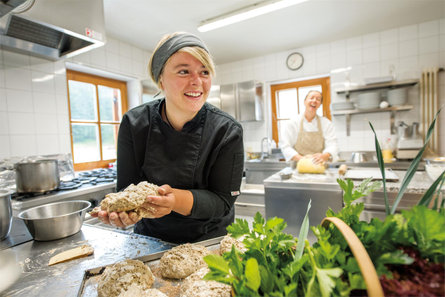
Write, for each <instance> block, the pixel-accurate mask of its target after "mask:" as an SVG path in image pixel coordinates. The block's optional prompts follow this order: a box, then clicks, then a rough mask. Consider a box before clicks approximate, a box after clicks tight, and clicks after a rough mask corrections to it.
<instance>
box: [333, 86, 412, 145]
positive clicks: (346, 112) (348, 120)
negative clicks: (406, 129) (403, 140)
mask: <svg viewBox="0 0 445 297" xmlns="http://www.w3.org/2000/svg"><path fill="white" fill-rule="evenodd" d="M418 83H419V80H416V79H412V80H403V81H391V82H387V83H379V84H371V85H364V86H357V87H353V88H349V89H344V90H337V91H336V92H337V94H345V96H346V100H349V98H350V94H351V93H358V92H365V91H372V90H380V89H395V88H402V87H409V86H414V85H416V84H418ZM412 108H413V106H412V105H401V106H391V107H387V108H374V109H367V110H359V109H349V110H336V111H332V115H334V116H336V115H344V116H345V118H346V135H347V136H349V135H350V134H351V116H352V115H355V114H363V113H374V112H390V113H391V116H390V125H391V127H390V129H391V130H390V131H391V134H395V133H396V127H395V114H396V112H397V111H405V110H410V109H412Z"/></svg>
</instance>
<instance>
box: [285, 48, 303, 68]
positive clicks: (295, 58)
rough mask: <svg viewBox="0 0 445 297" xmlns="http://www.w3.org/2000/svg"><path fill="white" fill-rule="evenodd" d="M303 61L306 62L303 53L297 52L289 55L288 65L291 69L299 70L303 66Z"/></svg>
mask: <svg viewBox="0 0 445 297" xmlns="http://www.w3.org/2000/svg"><path fill="white" fill-rule="evenodd" d="M303 62H304V58H303V55H302V54H300V53H297V52H295V53H292V54H290V55H289V56H288V57H287V60H286V66H287V68H289V69H290V70H297V69H300V68H301V66H303Z"/></svg>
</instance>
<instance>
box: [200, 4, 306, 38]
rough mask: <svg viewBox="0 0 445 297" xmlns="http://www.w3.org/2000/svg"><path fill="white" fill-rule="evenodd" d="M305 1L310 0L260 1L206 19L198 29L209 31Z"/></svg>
mask: <svg viewBox="0 0 445 297" xmlns="http://www.w3.org/2000/svg"><path fill="white" fill-rule="evenodd" d="M305 1H308V0H270V1H264V2H259V3H256V4H253V5H250V6H247V7H244V8H241V9H239V10H235V11H232V12H229V13H227V14H224V15H221V16H218V17H215V18H212V19H208V20H205V21H203V22H201V24H200V25H199V27H198V31H199V32H207V31H210V30H214V29H217V28H221V27H224V26H227V25H230V24H234V23H238V22H241V21H244V20H247V19H250V18H253V17H256V16H259V15H262V14H266V13H269V12H272V11H275V10H279V9H282V8H286V7H289V6H292V5H295V4H299V3H302V2H305Z"/></svg>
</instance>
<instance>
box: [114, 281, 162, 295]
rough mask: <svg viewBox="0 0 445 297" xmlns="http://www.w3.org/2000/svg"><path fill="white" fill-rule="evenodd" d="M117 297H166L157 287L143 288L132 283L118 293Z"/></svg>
mask: <svg viewBox="0 0 445 297" xmlns="http://www.w3.org/2000/svg"><path fill="white" fill-rule="evenodd" d="M118 297H167V295H165V294H164V293H162V292H161V291H159V290H158V289H148V290H143V289H141V287H139V286H138V285H135V284H132V285H131V286H130V287H128V289H127V290H126V291H123V292H122V293H120V294H119V296H118Z"/></svg>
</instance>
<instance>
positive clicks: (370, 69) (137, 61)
mask: <svg viewBox="0 0 445 297" xmlns="http://www.w3.org/2000/svg"><path fill="white" fill-rule="evenodd" d="M293 51H299V52H301V53H302V54H303V55H304V58H305V62H304V65H303V67H302V68H301V69H299V70H298V71H290V70H288V69H287V68H286V66H285V60H286V57H287V55H288V54H289V53H290V52H293ZM148 59H149V53H148V52H146V51H144V50H142V49H139V48H137V47H134V46H132V45H129V44H127V43H124V42H121V41H119V40H116V39H113V38H108V41H107V44H106V45H105V46H104V47H101V48H98V49H95V50H92V51H90V52H87V53H85V54H82V55H79V56H76V57H73V58H72V59H69V60H68V61H69V62H72V63H75V64H77V65H84V66H87V67H90V68H94V69H98V70H103V71H107V72H110V73H113V74H116V75H121V76H125V77H128V78H134V79H139V80H140V79H147V74H146V66H147V64H148ZM65 62H66V61H65V60H62V61H57V62H49V61H47V60H42V59H38V58H35V57H32V56H27V55H18V54H15V53H12V52H9V51H6V50H2V49H1V48H0V158H5V157H10V156H24V155H34V154H52V153H56V152H70V150H71V146H70V136H69V123H68V101H67V90H66V73H65V69H66V66H65ZM390 65H394V68H395V71H396V74H397V79H413V78H415V79H418V78H420V74H421V71H422V69H423V68H425V67H431V66H440V67H443V68H445V19H440V20H436V21H432V22H427V23H421V24H415V25H410V26H406V27H401V28H394V29H391V30H387V31H382V32H375V33H372V34H367V35H363V36H356V37H354V38H349V39H343V40H336V41H333V42H329V43H325V44H319V45H313V46H308V47H304V48H295V49H292V50H289V51H285V52H278V53H274V54H270V55H266V56H261V57H255V58H252V59H248V60H243V61H237V62H233V63H228V64H223V65H218V66H217V78H216V81H215V84H224V83H232V82H239V81H246V80H251V79H255V80H259V81H263V82H266V84H267V85H270V84H271V83H274V82H277V81H289V80H301V79H305V78H311V77H320V76H326V75H330V76H331V84H332V87H331V89H332V94H331V98H332V100H333V101H334V102H335V101H339V100H344V97H342V95H337V93H336V92H335V90H336V89H340V88H343V87H344V85H345V81H346V76H345V73H337V74H334V73H332V72H331V71H332V70H333V69H338V68H344V67H349V66H350V67H351V70H350V80H351V82H353V83H357V84H363V79H364V78H367V77H375V76H386V75H388V74H389V66H390ZM439 81H440V82H439V83H440V90H439V94H441V96H440V104H444V103H445V72H442V73H441V74H440V75H439ZM129 89H130V90H129V92H131V91H132V90H133V91H134V92H137V91H138V90H139V89H140V86H139V87H138V84H136V83H134V81H131V82H130V84H129ZM131 100H132V97H131V96H130V101H131ZM137 103H138V102H137V100H136V101H135V100H133V102H130V106H134V105H136V104H137ZM409 103H410V104H413V105H414V106H415V108H414V109H413V110H411V111H405V112H400V113H398V114H397V118H396V121H397V120H404V121H406V122H408V123H411V122H412V121H414V120H417V121H419V119H420V115H419V108H418V106H419V90H418V86H416V87H413V88H412V89H411V90H410V92H409ZM265 118H266V119H267V118H270V94H268V95H267V100H266V101H265ZM368 121H371V122H372V124H373V125H374V128H375V129H376V131H377V133H378V135H381V137H382V138H384V137H385V136H388V135H389V113H374V114H363V115H355V116H353V117H352V121H351V135H350V136H346V130H345V119H344V116H336V117H334V118H333V122H334V124H335V127H336V130H337V136H338V142H339V146H340V149H341V150H347V151H350V150H373V149H374V146H373V135H372V133H371V130H370V128H369V125H368ZM243 126H244V131H245V136H244V138H245V147H246V148H250V149H252V150H254V151H259V150H260V140H261V139H262V138H263V137H265V136H270V135H271V125H270V122H269V121H267V120H265V121H262V122H247V123H243ZM438 126H439V127H438V128H439V133H440V137H439V139H440V140H439V141H440V142H441V153H442V154H445V114H444V113H443V112H442V114H441V116H440V119H439V122H438Z"/></svg>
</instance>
